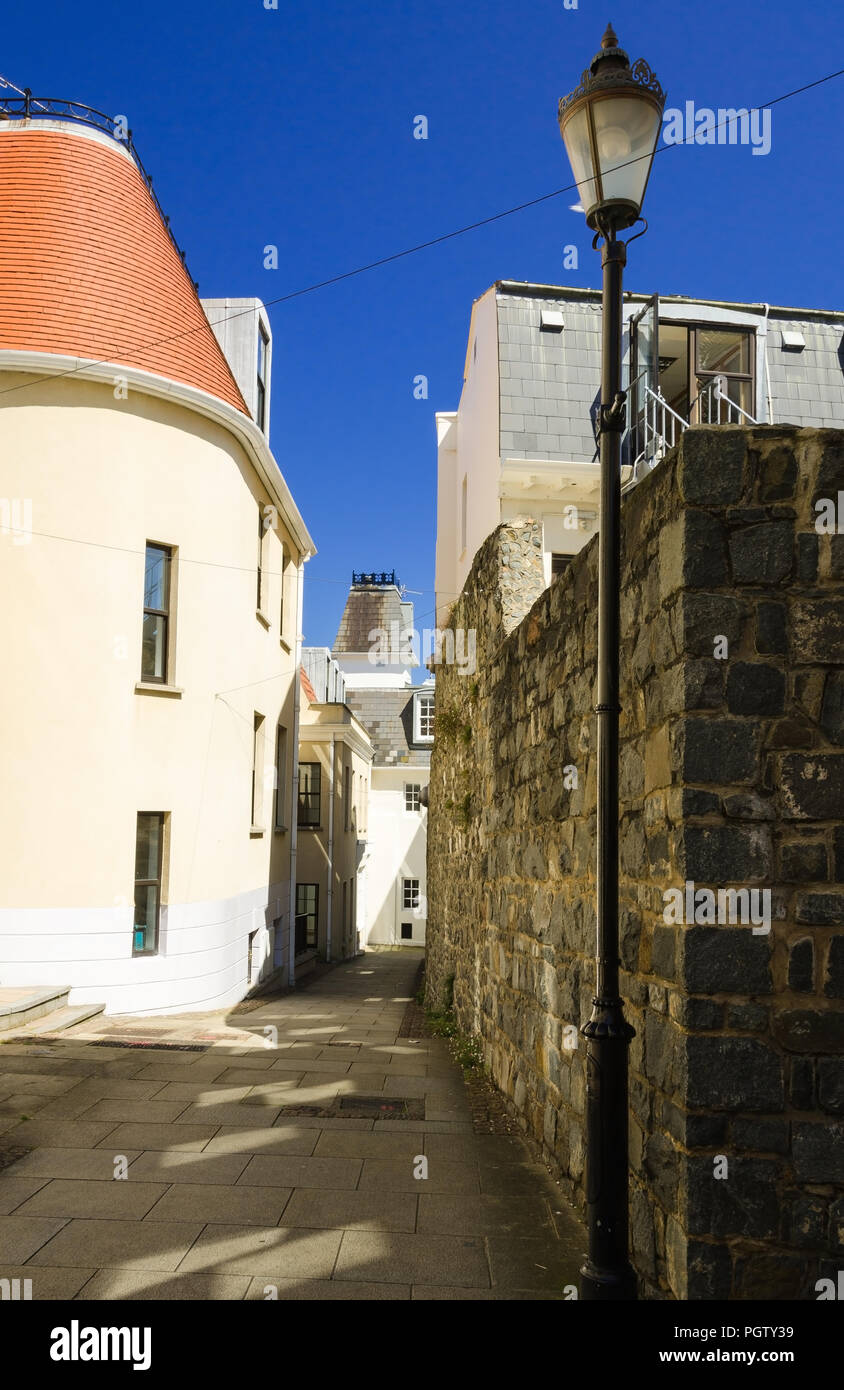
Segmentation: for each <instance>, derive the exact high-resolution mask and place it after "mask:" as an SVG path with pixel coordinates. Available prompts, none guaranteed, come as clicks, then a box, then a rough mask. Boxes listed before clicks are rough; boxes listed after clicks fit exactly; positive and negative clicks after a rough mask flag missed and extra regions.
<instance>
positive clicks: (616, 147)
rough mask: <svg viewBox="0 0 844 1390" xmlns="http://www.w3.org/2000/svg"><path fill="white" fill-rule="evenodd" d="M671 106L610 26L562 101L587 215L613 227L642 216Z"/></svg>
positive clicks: (599, 225) (594, 223) (598, 226)
mask: <svg viewBox="0 0 844 1390" xmlns="http://www.w3.org/2000/svg"><path fill="white" fill-rule="evenodd" d="M664 106H665V93H664V92H663V90H662V88H661V86H660V85H659V82H658V81H657V79H656V77H655V75H654V73H653V72H652V71H651V69H650V67H649V66H648V64H647V63H646V62H645V60H644V58H639V59H637V61H636V62H635V63H634V64H633V66H632V67H631V66H630V60H629V59H628V57H627V54H626V53H625V52H624V49H623V48H620V47H619V46H618V39H617V38H616V36H615V33H614V32H613V28H612V25H609V26H608V27H607V31H606V33H605V34H604V37H603V39H602V40H601V50H600V52H599V53H596V55H595V57H594V58H593V59H592V63H591V65H590V67H588V68H587V69H586V71H585V72H584V74H583V76H582V78H581V80H580V86H579V87H577V88H576V90H575V91H573V92H570V93H569V95H568V96H567V97H563V99H562V101H561V102H560V111H559V117H560V133H561V135H562V137H563V142H564V144H565V147H566V152H567V154H568V157H569V160H570V162H571V167H572V172H573V173H574V178H575V182H576V184H577V188H578V192H579V193H580V201H581V204H582V206H583V209H584V211H585V213H586V221H587V222H588V224H589V226H590V227H591V228H592V229H593V230H597V231H600V232H604V231H607V232H609V233H610V234H612V233H614V232H616V231H620V230H621V229H623V228H624V227H631V226H632V225H633V223H634V222H635V221H636V220H637V218H638V217H639V213H640V211H641V208H642V203H643V201H644V197H645V188H646V187H647V183H648V176H649V174H650V172H651V164H652V163H653V157H654V154H655V152H656V145H657V140H658V139H659V132H660V126H661V124H662V110H663V107H664Z"/></svg>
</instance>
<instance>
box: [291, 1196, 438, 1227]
mask: <svg viewBox="0 0 844 1390" xmlns="http://www.w3.org/2000/svg"><path fill="white" fill-rule="evenodd" d="M416 1200H417V1199H416V1198H415V1197H413V1196H411V1195H410V1194H405V1193H401V1192H323V1191H320V1190H319V1189H318V1188H299V1189H298V1190H297V1191H296V1192H294V1194H293V1196H292V1197H291V1199H290V1201H289V1202H288V1203H287V1205H286V1207H285V1208H284V1215H283V1216H282V1218H281V1221H280V1222H279V1225H281V1226H317V1227H320V1226H324V1227H339V1228H341V1229H343V1230H347V1231H414V1230H415V1229H416Z"/></svg>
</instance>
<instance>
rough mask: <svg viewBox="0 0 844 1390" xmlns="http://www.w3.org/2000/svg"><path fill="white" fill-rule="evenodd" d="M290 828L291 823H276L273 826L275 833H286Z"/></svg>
mask: <svg viewBox="0 0 844 1390" xmlns="http://www.w3.org/2000/svg"><path fill="white" fill-rule="evenodd" d="M289 829H290V826H289V825H274V826H273V834H274V835H286V834H287V832H288V830H289Z"/></svg>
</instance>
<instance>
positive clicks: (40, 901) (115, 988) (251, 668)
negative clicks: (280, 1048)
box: [0, 372, 296, 1013]
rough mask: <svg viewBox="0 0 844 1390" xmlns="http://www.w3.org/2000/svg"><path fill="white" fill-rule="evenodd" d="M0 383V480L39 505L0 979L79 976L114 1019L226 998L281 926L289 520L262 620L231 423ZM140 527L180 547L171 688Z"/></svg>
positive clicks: (24, 619)
mask: <svg viewBox="0 0 844 1390" xmlns="http://www.w3.org/2000/svg"><path fill="white" fill-rule="evenodd" d="M2 379H3V386H4V387H14V386H15V384H16V383H17V382H18V381H19V380H21V381H25V383H26V390H24V391H21V392H19V393H18V392H15V391H14V390H9V391H7V392H6V394H4V395H2V396H0V439H2V451H0V495H5V496H11V497H22V498H27V499H29V501H30V503H31V515H32V523H31V525H32V534H31V536H30V538H29V539H28V541H27V543H24V544H16V543H15V540H16V538H15V537H12V536H8V535H6V536H0V592H2V593H3V594H4V595H6V596H8V598H7V600H6V601H4V602H3V604H2V606H0V649H2V651H3V653H4V668H5V669H4V679H3V681H2V682H0V757H1V758H2V766H3V797H2V798H0V983H2V984H4V985H36V986H37V985H41V984H54V983H60V984H66V985H71V986H72V989H73V992H72V994H71V1001H72V1002H87V1001H98V1002H103V1003H105V1004H106V1006H107V1010H108V1011H109V1012H110V1013H114V1012H168V1011H174V1010H184V1009H212V1008H218V1007H225V1006H226V1005H227V1004H229V1003H233V1002H234V1001H235V1000H237V999H239V998H241V997H242V996H243V994H244V993H245V991H246V988H247V980H246V963H247V948H248V937H249V934H250V932H257V933H258V934H257V936H256V937H255V940H254V943H253V971H252V980H253V982H254V981H255V980H256V979H257V978H258V977H260V976H261V975H262V974H266V973H268V972H269V970H270V969H271V968H272V956H273V941H272V939H271V937H272V933H271V930H270V929H271V927H272V923H273V922H274V920H275V919H276V918H277V917H281V918H282V919H283V926H282V931H283V932H286V931H287V930H288V928H289V921H288V917H289V908H288V885H289V830H286V831H280V832H276V831H275V829H274V825H273V764H274V749H275V728H276V726H277V725H278V724H279V723H282V724H284V725H285V727H286V728H287V729H288V752H289V762H288V776H289V777H290V778H292V751H293V749H294V746H295V745H294V743H293V734H292V730H293V692H294V679H293V675H294V657H293V655H291V653H290V648H291V647H292V649H293V650H294V651H295V645H294V640H293V639H294V628H295V622H296V616H295V604H294V603H293V602H292V599H291V600H289V601H288V602H287V604H286V609H285V611H286V614H287V618H286V624H285V628H286V637H287V642H288V648H287V649H285V647H284V646H283V645H282V643H281V642H280V640H279V621H278V619H279V614H280V601H281V571H280V554H281V545H282V543H283V544H284V546H285V548H286V550H287V553H288V555H291V554H293V555H295V554H296V551H295V548H294V547H293V544H292V540H291V537H290V535H289V534H288V533H287V531H286V530H285V528H284V526H283V523H281V524H280V526H279V530H278V531H270V532H269V533H268V536H267V551H266V557H265V565H264V572H265V582H266V597H265V604H264V607H265V609H266V621H265V622H262V621H260V620H259V619H258V618H257V617H256V611H255V610H256V559H257V520H258V504H259V502H261V503H263V504H268V503H269V502H270V501H271V499H270V498H269V496H268V494H267V493H266V492H265V490H264V489H263V487H262V485H261V484H260V483H259V482H258V481H257V478H256V475H255V473H254V470H253V468H252V465H251V463H250V462H249V459H248V458H247V456H246V454H245V452H244V451H243V449H242V448H241V447H240V445H239V444H238V443H237V442H236V441H235V440H234V438H233V437H232V436H231V435H230V434H229V432H228V431H227V430H225V429H223V428H222V427H220V426H219V425H217V424H214V423H212V422H211V421H209V420H207V419H205V418H203V417H202V416H200V415H198V414H197V413H196V412H194V411H192V410H189V409H188V408H187V407H185V406H182V405H180V404H178V403H177V402H175V401H173V402H170V401H158V400H156V399H154V398H152V397H149V396H146V395H144V394H143V393H141V392H140V391H134V390H132V391H130V393H129V397H128V399H126V400H115V398H114V395H113V391H112V389H111V388H110V387H109V386H106V385H97V384H94V383H88V382H84V381H80V380H79V379H78V378H75V379H68V378H57V379H53V380H51V379H45V380H43V381H37V382H35V383H33V381H32V377H31V375H30V376H27V377H26V378H16V377H15V375H14V374H13V373H11V372H5V373H3V378H2ZM147 541H157V542H160V543H162V544H167V545H173V546H176V547H178V553H177V560H176V576H175V600H174V614H175V618H174V621H175V663H174V667H173V671H172V675H171V677H170V679H171V682H172V684H173V685H174V686H175V687H177V688H178V690H177V691H174V693H172V694H169V695H167V694H159V693H155V694H153V693H139V692H138V691H136V683H137V682H138V680H139V678H140V674H141V671H140V661H141V629H142V608H143V580H144V552H145V546H146V542H147ZM12 596H14V598H13V599H12ZM179 692H180V693H179ZM255 711H258V712H259V713H261V714H263V715H264V732H265V737H264V741H263V744H262V746H261V748H260V768H259V775H260V784H261V787H262V801H263V808H262V810H261V812H260V813H259V814H260V820H261V824H260V826H259V829H258V831H255V830H253V829H252V828H251V818H250V786H251V772H252V743H253V712H255ZM291 790H292V789H291V787H290V786H288V788H287V797H288V802H287V804H288V806H289V805H290V795H291ZM139 811H160V812H165V813H167V815H168V816H169V823H168V832H167V836H168V841H169V848H168V856H167V857H168V865H167V871H166V875H165V892H164V895H163V902H164V905H165V906H164V908H163V911H162V919H161V937H160V949H159V953H158V955H156V956H151V957H134V958H133V956H132V930H131V921H132V904H133V899H134V870H135V863H134V860H135V826H136V817H137V813H138V812H139ZM288 824H289V815H288Z"/></svg>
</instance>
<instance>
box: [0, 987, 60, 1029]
mask: <svg viewBox="0 0 844 1390" xmlns="http://www.w3.org/2000/svg"><path fill="white" fill-rule="evenodd" d="M69 994H70V985H54V986H53V987H52V988H50V989H36V988H31V989H27V988H23V989H4V990H0V1033H6V1032H8V1031H9V1029H10V1028H22V1027H23V1026H24V1024H27V1023H32V1022H34V1020H35V1019H37V1018H42V1017H43V1016H44V1015H45V1014H48V1013H51V1012H52V1011H53V1010H54V1009H63V1008H64V1007H65V1005H66V1004H67V997H68V995H69Z"/></svg>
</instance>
